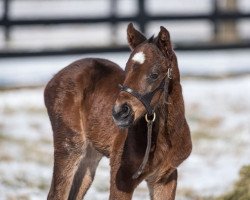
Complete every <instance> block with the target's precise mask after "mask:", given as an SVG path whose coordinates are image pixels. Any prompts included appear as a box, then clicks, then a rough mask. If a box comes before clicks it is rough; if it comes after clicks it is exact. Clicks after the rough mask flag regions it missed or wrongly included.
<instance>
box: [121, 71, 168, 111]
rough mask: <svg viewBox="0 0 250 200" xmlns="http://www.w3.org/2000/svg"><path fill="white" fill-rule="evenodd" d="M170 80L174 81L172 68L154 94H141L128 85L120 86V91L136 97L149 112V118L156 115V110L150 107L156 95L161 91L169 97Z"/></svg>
mask: <svg viewBox="0 0 250 200" xmlns="http://www.w3.org/2000/svg"><path fill="white" fill-rule="evenodd" d="M169 79H172V68H168V72H167V74H166V75H165V76H164V78H163V80H162V81H161V83H160V85H159V86H158V87H157V88H155V89H154V90H153V91H152V92H148V93H146V94H141V93H139V92H137V91H135V90H133V89H132V88H130V87H128V86H126V85H121V84H119V87H120V91H124V92H127V93H129V94H131V95H133V96H134V97H136V98H137V99H138V100H139V101H140V102H141V103H142V104H143V105H144V107H145V109H146V111H147V115H148V116H152V115H153V114H154V108H153V107H152V106H151V105H150V104H151V101H152V99H153V97H154V95H155V94H156V93H157V92H158V91H159V90H164V91H165V92H167V93H165V95H168V87H169Z"/></svg>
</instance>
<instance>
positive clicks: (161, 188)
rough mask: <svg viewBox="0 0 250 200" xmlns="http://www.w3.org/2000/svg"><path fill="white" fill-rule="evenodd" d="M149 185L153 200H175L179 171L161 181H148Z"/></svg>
mask: <svg viewBox="0 0 250 200" xmlns="http://www.w3.org/2000/svg"><path fill="white" fill-rule="evenodd" d="M147 184H148V188H149V191H150V199H151V200H174V199H175V193H176V186H177V169H175V170H174V171H173V172H172V173H171V174H170V175H169V176H167V177H166V178H163V179H161V180H160V181H157V182H154V181H152V180H147Z"/></svg>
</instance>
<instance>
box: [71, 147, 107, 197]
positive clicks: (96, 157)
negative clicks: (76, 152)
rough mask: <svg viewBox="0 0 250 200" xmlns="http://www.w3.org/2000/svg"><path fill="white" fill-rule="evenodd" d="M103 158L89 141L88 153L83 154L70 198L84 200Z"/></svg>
mask: <svg viewBox="0 0 250 200" xmlns="http://www.w3.org/2000/svg"><path fill="white" fill-rule="evenodd" d="M101 158H102V154H100V153H99V152H98V151H96V150H95V149H94V147H93V146H92V145H91V144H90V143H88V146H87V148H86V153H85V155H84V156H83V158H82V160H81V162H80V165H79V167H78V170H77V172H76V174H75V177H74V181H73V184H72V188H71V190H70V195H69V198H68V199H69V200H82V199H83V197H84V195H85V194H86V192H87V190H88V189H89V187H90V185H91V183H92V182H93V180H94V176H95V171H96V168H97V166H98V164H99V161H100V160H101Z"/></svg>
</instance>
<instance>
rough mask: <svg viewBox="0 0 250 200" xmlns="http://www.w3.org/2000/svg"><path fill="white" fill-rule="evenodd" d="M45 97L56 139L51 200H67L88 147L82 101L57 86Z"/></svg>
mask: <svg viewBox="0 0 250 200" xmlns="http://www.w3.org/2000/svg"><path fill="white" fill-rule="evenodd" d="M58 90H59V89H58ZM44 95H45V104H46V107H47V111H48V114H49V117H50V121H51V125H52V129H53V137H54V169H53V177H52V183H51V188H50V191H49V194H48V199H49V200H66V199H68V196H69V192H70V188H71V185H72V181H73V177H74V175H75V172H76V170H77V168H78V165H79V163H80V160H81V157H82V156H83V153H84V149H85V148H86V134H85V132H84V130H83V113H82V106H81V99H80V98H77V97H76V96H74V95H73V94H70V93H69V94H68V95H64V93H62V94H61V93H59V92H57V88H55V87H47V88H46V90H45V93H44ZM60 95H61V96H60Z"/></svg>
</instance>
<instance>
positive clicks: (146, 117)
mask: <svg viewBox="0 0 250 200" xmlns="http://www.w3.org/2000/svg"><path fill="white" fill-rule="evenodd" d="M155 118H156V114H155V112H154V114H153V119H152V120H149V119H148V113H147V114H146V115H145V120H146V122H154V121H155Z"/></svg>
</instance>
